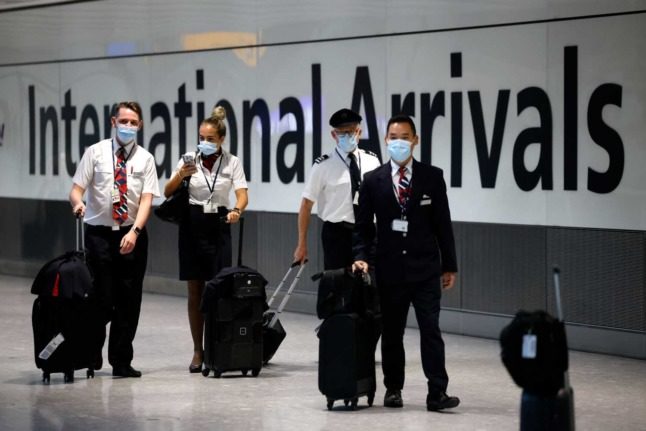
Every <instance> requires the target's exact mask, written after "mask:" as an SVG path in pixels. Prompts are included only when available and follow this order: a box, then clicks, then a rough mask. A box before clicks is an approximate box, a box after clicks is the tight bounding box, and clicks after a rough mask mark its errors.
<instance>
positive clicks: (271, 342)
mask: <svg viewBox="0 0 646 431" xmlns="http://www.w3.org/2000/svg"><path fill="white" fill-rule="evenodd" d="M306 263H307V261H305V262H303V264H301V263H300V262H294V263H292V264H291V266H290V267H289V269H288V270H287V272H286V273H285V276H284V277H283V279H282V280H281V281H280V283H279V284H278V286H276V289H275V290H274V293H273V295H271V298H270V299H269V301H267V308H269V307H271V304H272V303H273V302H274V299H275V298H276V295H278V292H280V290H281V289H282V287H283V285H284V284H285V282H286V281H287V278H288V277H289V274H290V273H291V272H292V269H294V267H296V266H300V268H299V269H298V272H297V273H296V275H295V276H294V279H293V280H292V282H291V284H290V285H289V289H287V293H286V294H285V295H284V296H283V299H282V301H280V305H279V306H278V308H277V309H276V310H271V309H269V310H267V311H265V313H264V314H263V324H262V337H263V348H262V360H263V363H264V364H267V363H268V362H269V361H270V360H271V358H273V357H274V354H275V353H276V351H277V350H278V347H280V344H281V343H282V342H283V340H284V339H285V337H286V336H287V332H285V328H283V325H282V324H281V323H280V319H279V318H278V317H279V316H280V313H282V312H283V309H284V308H285V305H287V301H288V300H289V297H290V296H291V294H292V292H293V291H294V288H295V287H296V285H297V284H298V280H300V278H301V273H302V272H303V270H304V269H305V264H306Z"/></svg>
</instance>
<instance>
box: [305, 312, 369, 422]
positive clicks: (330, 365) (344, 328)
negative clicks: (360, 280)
mask: <svg viewBox="0 0 646 431" xmlns="http://www.w3.org/2000/svg"><path fill="white" fill-rule="evenodd" d="M372 325H373V323H372V322H371V321H370V320H369V319H366V318H365V317H361V316H360V315H358V314H356V313H344V314H335V315H333V316H330V317H328V318H327V319H325V320H324V321H323V324H322V325H321V326H320V328H319V331H318V337H319V376H318V377H319V381H318V384H319V391H321V393H322V394H323V395H325V397H326V399H327V408H328V410H332V407H333V406H334V401H336V400H343V402H344V404H345V405H346V406H347V405H348V404H350V407H351V408H352V409H353V410H354V409H356V408H357V404H358V399H359V397H362V396H367V397H368V405H369V406H372V403H373V401H374V399H375V391H376V388H377V383H376V378H375V348H374V343H373V341H372V333H373V331H374V329H373V328H372Z"/></svg>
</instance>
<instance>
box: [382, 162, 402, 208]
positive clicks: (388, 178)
mask: <svg viewBox="0 0 646 431" xmlns="http://www.w3.org/2000/svg"><path fill="white" fill-rule="evenodd" d="M378 169H379V172H378V173H377V181H378V183H379V184H378V187H379V190H380V191H381V192H382V193H383V194H384V197H385V202H386V203H387V205H388V208H389V209H391V210H394V211H397V212H399V211H401V208H400V207H399V202H398V201H397V196H395V191H394V189H393V177H392V167H391V166H390V161H388V162H386V163H384V164H383V165H381V167H379V168H378Z"/></svg>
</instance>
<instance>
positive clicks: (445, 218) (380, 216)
mask: <svg viewBox="0 0 646 431" xmlns="http://www.w3.org/2000/svg"><path fill="white" fill-rule="evenodd" d="M391 172H392V168H391V164H390V161H389V162H387V163H385V164H383V165H381V166H380V167H378V168H377V169H375V170H374V171H372V172H369V173H367V174H366V176H365V177H364V180H363V182H362V184H361V189H360V192H359V209H358V212H357V217H356V225H355V229H356V231H357V234H358V235H357V240H356V241H357V243H356V244H355V247H354V251H355V259H357V260H365V261H368V259H369V257H370V256H369V255H370V246H369V244H372V243H373V242H372V241H373V240H374V239H375V236H376V241H377V248H376V276H377V281H378V282H380V283H386V284H394V283H398V282H415V281H422V280H426V279H429V278H432V277H436V276H439V275H441V274H442V273H443V272H457V270H458V266H457V259H456V255H455V240H454V238H453V228H452V226H451V213H450V211H449V202H448V198H447V196H446V183H445V182H444V178H443V176H442V170H441V169H439V168H436V167H435V166H431V165H427V164H423V163H420V162H418V161H416V160H413V176H412V180H411V181H412V182H411V187H412V190H411V197H410V199H409V201H408V205H407V210H406V218H407V220H408V233H406V234H404V233H402V232H396V231H393V230H392V227H391V224H392V221H393V220H394V219H400V218H401V207H400V206H399V202H398V201H397V197H396V196H395V192H394V189H393V181H392V176H391ZM375 216H376V220H377V224H376V228H375V225H374V223H373V220H374V218H375Z"/></svg>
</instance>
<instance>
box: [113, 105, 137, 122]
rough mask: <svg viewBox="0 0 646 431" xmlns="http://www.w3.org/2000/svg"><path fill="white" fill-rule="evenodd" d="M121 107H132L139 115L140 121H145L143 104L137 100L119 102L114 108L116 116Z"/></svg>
mask: <svg viewBox="0 0 646 431" xmlns="http://www.w3.org/2000/svg"><path fill="white" fill-rule="evenodd" d="M121 108H126V109H130V110H131V111H135V112H136V113H137V115H138V116H139V121H141V122H143V121H144V117H143V116H142V115H141V105H139V103H137V102H133V101H127V102H119V103H117V105H116V106H115V108H114V116H115V117H116V116H117V115H118V114H119V109H121Z"/></svg>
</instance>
